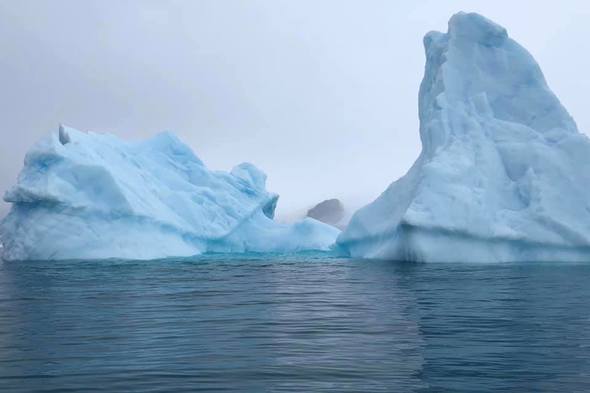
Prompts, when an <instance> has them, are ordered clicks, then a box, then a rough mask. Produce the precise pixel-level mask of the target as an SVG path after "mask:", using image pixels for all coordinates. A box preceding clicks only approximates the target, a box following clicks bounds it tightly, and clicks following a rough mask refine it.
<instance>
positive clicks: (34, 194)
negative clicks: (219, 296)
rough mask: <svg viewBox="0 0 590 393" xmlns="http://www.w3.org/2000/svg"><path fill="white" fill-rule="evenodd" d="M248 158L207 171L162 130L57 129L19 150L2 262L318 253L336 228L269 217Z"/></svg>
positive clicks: (266, 196) (269, 200)
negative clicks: (142, 136) (131, 133)
mask: <svg viewBox="0 0 590 393" xmlns="http://www.w3.org/2000/svg"><path fill="white" fill-rule="evenodd" d="M265 182H266V175H265V174H264V173H262V172H261V171H260V170H258V169H257V168H256V167H255V166H253V165H252V164H247V163H245V164H241V165H238V166H236V167H235V168H233V169H232V171H231V172H230V173H226V172H214V171H210V170H209V169H207V167H206V166H205V165H204V164H203V162H201V160H200V159H199V158H198V157H196V156H195V155H194V154H193V152H192V151H191V150H190V149H189V148H188V147H187V146H186V145H184V144H183V143H182V142H180V141H179V140H178V139H177V138H176V137H175V136H174V135H173V134H171V133H161V134H159V135H157V136H155V137H154V138H152V139H149V140H146V141H142V142H125V141H122V140H120V139H118V138H116V137H115V136H113V135H108V134H95V133H83V132H80V131H76V130H74V129H71V128H66V127H60V129H59V132H57V133H54V134H51V135H49V136H47V137H46V138H45V139H43V140H41V141H40V142H39V143H37V144H36V145H35V146H34V147H33V148H32V149H31V150H30V151H29V152H28V153H27V155H26V158H25V166H24V168H23V170H22V172H21V173H20V175H19V179H18V182H17V184H16V186H14V187H13V188H12V189H10V190H9V191H8V192H7V193H6V195H5V197H4V199H5V200H6V201H7V202H11V203H12V204H13V206H12V209H11V211H10V213H9V214H8V215H7V217H6V218H5V219H4V220H3V221H2V222H1V223H0V241H1V243H2V244H3V246H4V252H3V255H2V257H3V258H4V259H7V260H29V259H50V260H51V259H88V258H97V259H101V258H125V259H153V258H163V257H173V256H174V257H178V256H192V255H196V254H201V253H205V252H247V251H252V252H295V251H302V250H327V249H329V247H330V246H331V245H332V244H333V243H334V241H335V239H336V236H337V235H338V233H339V231H338V230H336V229H335V228H333V227H331V226H329V225H326V224H323V223H320V222H318V221H316V220H313V219H305V220H303V221H301V222H298V223H295V224H292V225H288V224H280V223H277V222H275V221H273V219H272V218H273V215H274V209H275V206H276V203H277V198H278V196H277V195H276V194H273V193H270V192H268V191H266V189H265Z"/></svg>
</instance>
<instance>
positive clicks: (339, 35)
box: [0, 0, 590, 215]
mask: <svg viewBox="0 0 590 393" xmlns="http://www.w3.org/2000/svg"><path fill="white" fill-rule="evenodd" d="M460 10H464V11H476V12H480V13H482V14H483V15H485V16H487V17H489V18H491V19H493V20H495V21H496V22H498V23H500V24H502V25H504V26H505V27H506V28H507V29H508V31H509V34H510V35H511V36H512V37H513V38H515V39H516V40H517V41H519V42H520V43H521V44H522V45H524V46H525V47H526V48H527V49H529V51H530V52H531V53H532V54H533V56H535V57H536V59H537V60H538V61H539V63H540V65H541V68H542V69H543V71H544V73H545V76H546V78H547V79H548V82H549V85H550V86H551V87H552V89H553V90H554V91H555V92H556V94H557V95H558V96H559V97H560V98H561V100H562V102H563V104H564V105H565V106H566V108H568V110H569V111H570V113H571V114H572V115H573V116H574V118H575V119H576V121H577V123H578V126H579V128H580V129H581V130H590V111H588V110H586V102H587V99H586V95H587V92H588V91H590V80H589V79H588V78H587V77H586V72H587V70H589V69H590V40H588V37H590V24H589V23H588V20H590V2H588V1H585V0H579V1H574V0H572V1H565V0H563V1H559V2H557V1H553V0H552V1H540V0H529V1H524V0H519V1H514V0H512V1H508V0H486V1H483V0H482V1H477V0H448V1H444V0H421V1H419V0H416V1H404V2H402V1H391V0H355V1H346V0H290V1H287V0H243V1H240V0H210V1H209V0H191V1H189V0H187V1H163V0H158V1H155V0H144V1H132V0H100V1H91V0H85V1H81V0H45V1H44V0H37V1H32V0H0V53H1V60H0V120H1V122H2V123H1V131H0V133H1V136H2V142H1V143H0V192H2V193H3V192H4V190H5V189H6V188H8V187H9V186H10V185H12V184H13V183H14V182H15V179H16V175H17V173H18V171H19V170H20V167H21V165H22V160H23V157H24V154H25V152H26V150H27V148H28V147H29V146H30V145H31V144H33V143H34V142H35V141H36V140H38V139H39V138H40V137H41V136H42V135H44V134H45V133H47V132H50V131H52V130H54V129H56V128H57V125H58V123H60V122H63V123H65V124H67V125H70V126H72V127H75V128H78V129H81V130H92V131H103V132H111V133H114V134H117V135H119V136H121V137H124V138H144V137H147V136H151V135H153V134H154V133H156V132H158V131H161V130H171V131H174V132H175V133H177V134H178V135H179V137H180V138H181V139H182V140H184V141H185V142H186V143H188V144H189V145H190V146H191V147H192V148H193V149H194V150H195V152H196V153H197V154H198V155H199V156H200V157H201V158H202V159H203V160H204V161H205V163H206V164H207V165H208V166H209V167H210V168H213V169H230V168H231V167H232V166H233V165H235V164H238V163H240V162H242V161H250V162H253V163H254V164H256V165H258V166H259V167H260V168H261V169H262V170H264V171H265V172H266V173H267V174H268V176H269V181H268V188H269V189H270V190H273V191H275V192H278V193H279V194H281V199H280V201H279V213H280V214H281V213H282V214H283V215H286V214H289V213H290V212H293V211H296V210H302V209H304V208H306V207H309V206H310V205H313V204H314V203H316V202H319V201H320V200H322V199H325V198H330V197H340V198H343V199H344V201H345V202H347V201H354V203H355V204H356V203H359V202H368V201H369V200H370V199H372V198H374V197H375V196H377V195H378V194H379V193H380V192H381V191H382V190H383V189H385V187H386V186H387V185H388V184H389V183H390V182H392V181H393V180H395V179H397V178H398V177H399V176H401V175H402V174H403V173H404V172H405V171H406V170H407V169H408V167H409V166H410V165H411V164H412V162H413V161H414V159H415V158H416V156H417V155H418V152H419V150H420V145H419V137H418V119H417V96H418V86H419V83H420V80H421V78H422V73H423V69H424V54H423V48H422V37H423V36H424V34H425V33H426V32H427V31H429V30H442V31H446V24H447V21H448V19H449V17H450V16H451V15H452V14H453V13H455V12H457V11H460ZM6 209H7V205H6V204H1V205H0V214H1V212H3V211H6Z"/></svg>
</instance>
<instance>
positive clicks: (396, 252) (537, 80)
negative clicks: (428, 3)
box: [337, 13, 590, 262]
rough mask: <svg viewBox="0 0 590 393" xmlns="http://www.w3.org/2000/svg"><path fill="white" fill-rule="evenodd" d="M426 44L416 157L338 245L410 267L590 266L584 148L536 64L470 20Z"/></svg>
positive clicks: (587, 149)
mask: <svg viewBox="0 0 590 393" xmlns="http://www.w3.org/2000/svg"><path fill="white" fill-rule="evenodd" d="M424 46H425V51H426V69H425V75H424V79H423V81H422V84H421V86H420V94H419V117H420V138H421V141H422V152H421V154H420V156H419V157H418V159H417V161H416V162H415V163H414V165H413V166H412V167H411V169H410V170H409V171H408V173H407V174H406V175H405V176H403V177H402V178H400V179H399V180H397V181H396V182H394V183H393V184H391V185H390V186H389V188H387V189H386V190H385V192H383V194H382V195H381V196H379V198H377V200H375V201H374V202H372V203H371V204H369V205H368V206H365V207H364V208H362V209H360V210H359V211H358V212H357V213H356V214H355V215H354V217H353V218H352V220H351V223H350V225H349V226H348V228H347V229H346V230H345V231H344V232H343V233H342V234H341V235H340V236H339V238H338V242H337V243H338V245H339V247H340V248H341V249H342V250H344V252H346V253H348V254H350V255H352V256H359V257H366V258H378V259H393V260H412V261H449V262H451V261H564V260H572V261H581V260H584V261H588V260H590V194H589V193H588V185H590V142H589V139H588V138H587V137H586V136H585V135H583V134H581V133H580V132H578V129H577V127H576V124H575V122H574V120H573V119H572V118H571V117H570V115H569V114H568V112H567V111H566V110H565V109H564V107H563V106H562V105H561V104H560V102H559V100H558V99H557V97H556V96H555V95H554V94H553V93H552V92H551V90H550V89H549V88H548V87H547V84H546V82H545V79H544V77H543V74H542V72H541V70H540V68H539V66H538V65H537V63H536V62H535V60H534V59H533V58H532V56H531V55H530V54H529V53H528V52H527V51H526V50H525V49H524V48H523V47H521V46H520V45H519V44H518V43H516V42H515V41H513V40H512V39H510V38H509V37H508V35H507V33H506V30H505V29H504V28H503V27H501V26H498V25H497V24H495V23H493V22H491V21H490V20H488V19H486V18H484V17H483V16H480V15H478V14H474V13H469V14H467V13H459V14H456V15H454V16H453V17H452V18H451V19H450V21H449V27H448V32H447V33H446V34H443V33H438V32H431V33H428V34H427V35H426V37H425V38H424Z"/></svg>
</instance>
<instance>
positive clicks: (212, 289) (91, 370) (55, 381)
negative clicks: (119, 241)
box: [0, 255, 590, 392]
mask: <svg viewBox="0 0 590 393" xmlns="http://www.w3.org/2000/svg"><path fill="white" fill-rule="evenodd" d="M589 298H590V264H588V265H586V264H548V263H543V264H536V263H528V264H496V265H478V264H413V263H396V262H369V261H362V260H345V259H334V258H329V257H325V256H323V257H322V256H317V255H316V256H314V255H308V256H299V257H276V258H266V259H263V258H256V257H251V258H242V259H232V260H227V259H226V258H224V257H222V256H217V257H212V258H209V259H200V260H165V261H151V262H128V261H127V262H123V261H95V262H92V261H90V262H88V261H86V262H75V261H71V262H60V263H55V262H27V263H22V262H21V263H9V262H4V263H0V391H7V392H9V391H15V392H17V391H47V392H49V391H55V392H57V391H60V392H62V391H93V390H95V391H106V392H117V391H150V392H157V391H173V392H180V391H192V392H194V391H239V392H267V391H268V392H282V391H296V392H328V391H330V392H346V391H355V392H370V391H383V392H406V391H407V392H410V391H418V392H420V391H422V392H430V391H432V392H443V391H453V392H456V391H465V392H477V391H482V392H483V391H515V392H525V391H551V392H563V391H568V392H571V391H580V392H582V391H590V305H589Z"/></svg>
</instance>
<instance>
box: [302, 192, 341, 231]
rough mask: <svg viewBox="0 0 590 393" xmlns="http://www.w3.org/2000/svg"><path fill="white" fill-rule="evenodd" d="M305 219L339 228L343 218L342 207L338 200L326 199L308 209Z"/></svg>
mask: <svg viewBox="0 0 590 393" xmlns="http://www.w3.org/2000/svg"><path fill="white" fill-rule="evenodd" d="M307 217H311V218H315V219H316V220H318V221H321V222H324V223H326V224H330V225H332V226H335V227H336V228H341V227H342V226H343V225H342V221H343V219H344V217H345V211H344V206H343V205H342V202H340V200H339V199H336V198H333V199H326V200H325V201H322V202H320V203H318V204H317V205H315V206H314V207H312V208H311V209H309V210H308V211H307Z"/></svg>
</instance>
